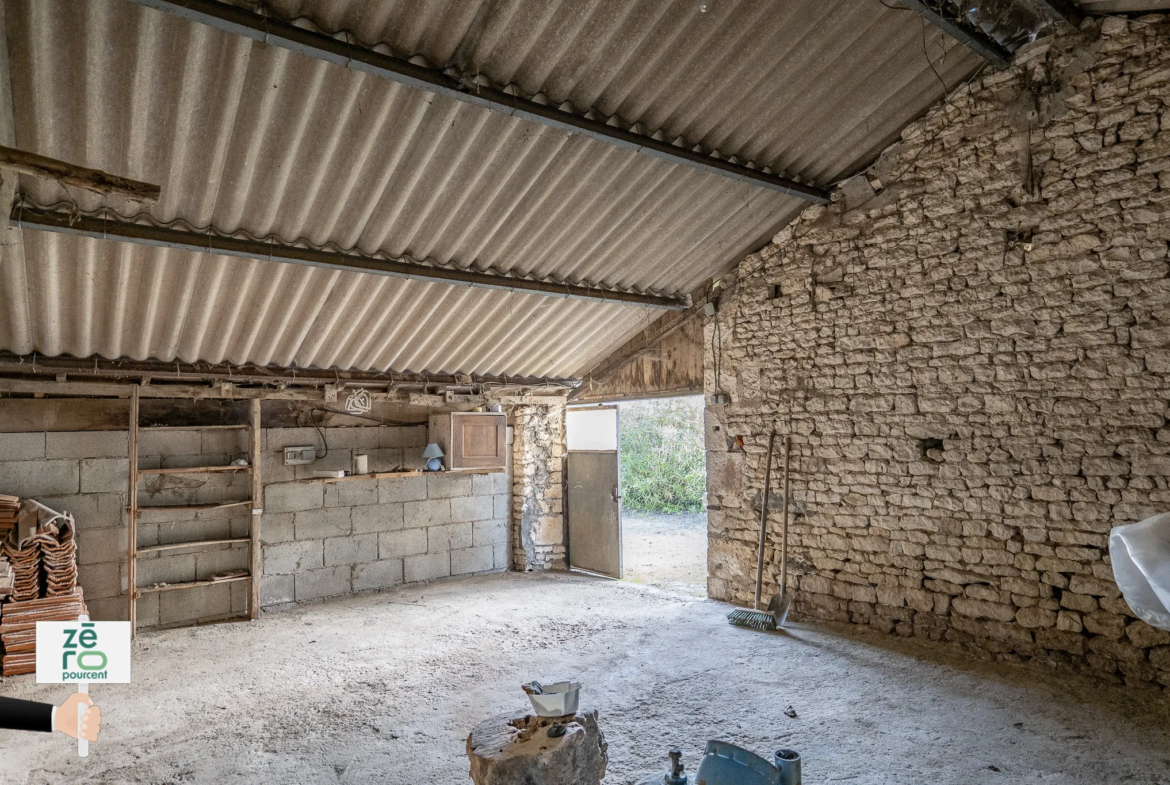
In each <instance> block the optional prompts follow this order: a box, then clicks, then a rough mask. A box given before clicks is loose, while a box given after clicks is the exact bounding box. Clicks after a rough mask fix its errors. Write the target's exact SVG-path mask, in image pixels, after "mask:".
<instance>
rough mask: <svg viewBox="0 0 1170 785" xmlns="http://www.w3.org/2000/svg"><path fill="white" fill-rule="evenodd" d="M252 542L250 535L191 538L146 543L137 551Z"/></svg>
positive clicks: (144, 551)
mask: <svg viewBox="0 0 1170 785" xmlns="http://www.w3.org/2000/svg"><path fill="white" fill-rule="evenodd" d="M250 542H252V538H251V537H235V538H232V539H230V540H191V541H190V542H171V543H167V544H166V545H148V546H146V547H145V548H139V549H138V552H139V553H158V552H160V551H172V550H175V549H177V548H194V547H209V546H212V545H236V544H241V545H242V544H244V543H250Z"/></svg>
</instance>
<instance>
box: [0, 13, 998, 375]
mask: <svg viewBox="0 0 1170 785" xmlns="http://www.w3.org/2000/svg"><path fill="white" fill-rule="evenodd" d="M4 6H5V12H6V16H7V28H8V43H9V51H10V68H11V72H12V79H13V97H14V106H15V118H16V143H17V146H18V147H20V148H23V149H27V150H32V151H35V152H38V153H41V154H44V155H49V156H53V157H57V158H62V159H65V160H70V161H75V162H77V163H83V164H85V165H88V166H93V167H97V168H102V169H106V170H108V171H112V172H116V173H118V174H121V175H124V176H128V177H132V178H135V179H139V180H145V181H149V182H156V183H160V184H161V185H162V189H163V198H162V200H161V201H160V202H159V203H158V204H157V205H155V206H154V207H153V208H152V210H151V214H150V218H151V220H152V221H155V222H170V221H176V220H178V221H182V222H183V223H185V224H188V225H191V226H195V227H205V226H213V227H214V228H215V229H216V230H217V231H223V232H247V233H249V234H252V235H254V236H261V237H262V236H267V235H269V234H274V235H277V236H279V237H281V238H283V239H284V240H286V241H293V240H297V239H304V240H307V241H308V242H311V243H314V244H319V245H320V244H326V243H330V244H335V245H337V246H339V247H341V248H350V247H355V248H357V249H360V250H361V251H363V252H367V253H373V252H378V251H381V252H385V253H389V254H392V255H403V256H411V257H414V258H418V259H432V260H435V261H438V262H441V263H445V264H447V263H450V264H456V265H460V266H467V267H471V266H473V267H476V268H478V269H495V270H507V271H516V272H522V273H533V274H536V275H540V276H552V277H556V278H561V279H567V280H572V281H587V282H591V283H600V284H605V285H610V286H620V287H632V288H644V289H660V290H666V291H671V292H686V291H690V290H691V289H693V288H694V287H696V286H698V285H699V284H700V283H701V282H702V281H704V280H706V279H707V278H708V277H710V276H711V275H712V274H714V273H716V272H718V271H720V270H722V269H725V268H726V267H727V266H728V265H729V264H730V263H732V262H734V261H735V260H736V259H738V258H739V257H740V256H742V255H743V254H744V253H746V252H747V251H749V250H751V249H752V248H753V247H755V246H756V245H758V244H759V243H760V242H761V241H762V240H763V239H764V238H766V237H769V236H770V235H771V234H772V233H774V231H775V230H776V229H777V228H778V227H779V226H781V225H782V224H783V223H785V222H787V221H788V220H789V219H790V218H791V217H792V216H793V215H794V214H795V213H796V212H797V211H798V210H799V209H800V208H801V207H802V206H803V204H804V203H802V202H799V201H797V200H795V199H793V198H792V197H786V196H782V195H780V194H777V193H775V192H772V191H768V190H765V189H762V188H758V187H756V186H752V185H748V184H744V183H738V182H733V181H731V180H728V179H724V178H720V177H718V176H714V175H711V174H707V173H702V172H698V171H696V170H693V169H689V168H686V167H681V166H677V165H674V164H670V163H667V162H664V161H661V160H658V159H654V158H651V157H648V156H642V155H638V154H635V153H632V152H628V151H625V150H620V149H617V148H613V147H610V146H608V145H605V144H603V143H600V142H597V141H593V140H588V139H584V138H581V137H575V136H567V135H565V134H563V133H561V132H559V131H554V130H551V129H548V128H544V127H541V126H537V125H533V124H530V123H527V122H525V121H521V120H516V119H514V118H509V117H505V116H503V115H500V114H496V113H492V112H489V111H486V110H483V109H479V108H476V107H472V106H469V105H467V104H463V103H459V102H456V101H453V100H450V99H446V98H441V97H436V96H433V95H430V94H427V93H422V92H419V91H416V90H413V89H411V88H406V87H403V86H401V85H397V84H393V83H390V82H386V81H383V80H380V79H378V78H376V77H372V76H368V75H364V74H361V73H358V72H355V71H352V70H347V69H344V68H341V67H339V66H335V65H330V64H327V63H324V62H322V61H319V60H315V59H312V58H309V57H306V56H303V55H298V54H293V53H290V52H288V51H284V50H280V49H275V48H272V47H268V46H265V45H262V44H258V43H254V42H252V41H251V40H248V39H244V38H240V37H236V36H233V35H230V34H227V33H224V32H220V31H217V30H214V29H211V28H208V27H204V26H201V25H198V24H194V23H190V22H186V21H183V20H180V19H177V18H175V17H172V16H168V15H166V14H163V13H159V12H156V11H150V10H146V9H143V8H141V7H138V6H135V5H132V4H129V3H125V2H122V0H5V3H4ZM272 8H273V10H274V11H275V12H276V13H279V14H280V15H282V16H288V17H290V18H292V17H296V16H301V15H308V16H309V17H310V19H311V20H312V22H313V24H315V25H317V26H318V27H320V28H322V29H325V30H329V31H335V30H342V29H344V30H349V31H352V33H353V35H354V36H356V37H357V38H359V39H361V40H362V41H365V42H367V43H375V42H377V43H381V44H385V45H388V46H389V47H390V48H391V49H392V50H393V51H394V52H395V53H398V54H402V55H418V56H421V57H424V58H426V59H427V60H428V61H430V62H431V63H434V64H437V65H440V66H444V65H448V64H450V63H452V62H458V63H459V64H460V65H461V67H462V68H463V69H464V70H465V71H469V72H479V73H482V74H484V75H486V76H487V77H489V78H490V79H491V80H492V81H494V82H496V83H499V84H509V83H512V84H515V85H518V86H519V88H520V89H521V90H523V91H525V92H527V93H531V94H535V93H544V94H545V95H547V96H548V97H550V98H551V99H552V100H553V101H554V102H561V101H566V100H567V101H570V102H571V103H573V104H574V105H575V106H577V107H579V108H581V109H582V110H584V109H585V108H588V107H590V106H593V107H597V109H598V110H600V111H601V112H603V113H605V114H616V115H619V116H620V117H621V118H622V119H623V120H625V121H627V122H635V121H636V122H639V123H641V127H643V128H644V129H646V130H648V131H653V130H658V129H662V130H664V131H665V132H667V133H668V134H669V135H671V136H683V137H685V138H686V139H687V140H688V141H693V142H696V143H700V144H702V145H704V146H705V147H707V148H708V149H718V150H719V151H720V152H721V153H722V154H723V155H725V156H730V155H732V154H734V155H736V156H737V157H738V158H739V160H741V161H745V160H750V161H754V162H756V163H757V164H760V165H768V166H770V167H771V168H772V169H773V170H775V171H778V172H781V173H784V174H787V175H789V176H793V177H798V178H803V179H806V180H812V181H815V182H817V183H820V184H825V183H827V182H829V181H831V180H833V179H835V178H837V177H838V176H840V175H842V174H846V173H850V172H852V171H853V170H854V169H855V168H856V167H857V166H858V165H859V164H862V163H864V162H866V161H867V160H868V159H869V158H871V157H872V156H873V155H874V154H875V153H876V151H877V150H879V149H880V148H881V147H883V146H884V145H885V144H887V143H888V142H889V141H890V139H891V138H892V137H893V136H894V135H895V134H896V133H897V132H898V130H899V129H900V128H901V127H902V126H903V125H904V124H905V123H906V122H908V121H909V120H910V119H912V118H913V117H914V116H916V115H917V114H919V113H920V112H921V111H923V110H924V109H925V108H926V107H927V106H928V105H929V104H930V103H932V102H933V100H935V98H937V97H938V96H939V95H940V94H941V89H940V85H939V82H938V77H936V75H935V74H934V73H933V72H932V71H931V69H930V67H929V65H928V63H927V61H926V58H925V57H924V56H923V53H922V47H923V45H924V44H925V46H927V47H928V50H929V51H930V52H931V53H932V56H933V57H935V58H939V57H941V55H942V49H941V48H940V47H939V41H940V38H939V34H938V33H937V32H936V31H935V30H934V29H933V28H923V27H921V26H920V23H919V20H918V19H917V18H915V17H914V16H913V15H911V14H908V13H906V12H897V11H890V10H887V9H885V8H884V7H883V6H882V5H881V4H880V3H878V2H877V0H872V2H871V0H848V1H844V0H840V1H838V2H825V1H824V0H784V1H783V2H779V1H777V2H772V3H758V2H750V1H748V0H744V1H743V2H737V3H732V2H721V1H720V0H711V2H710V3H709V10H708V12H707V13H701V12H700V11H699V9H698V3H697V2H690V1H688V2H673V3H662V2H658V0H641V1H640V2H630V0H596V1H595V2H587V3H586V2H580V0H572V1H571V2H570V0H563V2H560V3H556V2H546V0H515V1H514V2H506V1H504V0H501V1H500V2H487V1H486V0H485V1H484V2H468V1H465V0H450V1H449V2H438V1H435V2H405V1H404V0H403V1H402V2H385V3H360V2H356V0H324V2H312V3H310V2H304V0H279V1H278V2H275V3H273V4H272ZM952 43H953V42H952ZM978 65H979V61H978V60H977V58H975V56H974V55H971V54H970V53H968V52H967V51H966V50H964V49H961V48H958V49H956V48H952V49H950V50H949V51H948V52H947V53H946V58H945V61H944V62H941V63H940V64H938V65H937V66H936V67H937V68H938V70H939V72H940V73H941V74H942V76H943V77H944V78H945V79H946V80H947V82H948V84H951V85H953V84H955V83H957V82H958V81H959V80H960V79H961V78H964V77H966V76H967V75H969V74H970V73H971V72H972V71H973V70H974V69H975V68H976V67H977V66H978ZM21 190H22V192H23V193H24V194H26V195H27V196H28V197H29V198H31V199H32V200H33V201H35V202H37V203H40V204H52V203H54V202H57V201H59V200H62V199H65V198H73V199H75V200H76V201H77V203H78V204H79V205H80V207H81V208H82V209H87V210H88V209H96V208H98V207H99V206H101V205H102V204H103V202H102V201H101V199H100V198H99V197H96V196H94V195H91V194H85V193H83V192H79V191H73V192H72V193H66V191H64V190H63V189H62V188H61V187H60V186H58V185H56V184H55V183H50V182H46V181H41V180H33V179H30V178H27V177H22V178H21ZM114 206H115V207H116V208H117V209H119V210H120V211H122V212H124V213H128V212H130V211H132V210H133V207H132V206H131V205H129V204H124V203H123V204H117V203H115V205H114ZM24 234H25V240H24V254H25V255H24V257H23V259H22V260H21V263H20V264H19V265H17V266H16V267H15V268H14V267H13V266H12V265H9V264H8V263H7V259H6V260H5V264H4V265H2V266H3V267H4V268H8V269H5V270H4V271H3V272H2V273H0V278H2V279H3V283H2V284H0V286H2V287H3V291H2V294H3V297H4V300H3V301H4V302H5V303H6V304H11V305H13V306H14V307H13V309H12V312H13V313H14V314H15V313H17V312H23V313H26V314H27V319H26V321H27V325H26V326H25V327H23V328H22V327H20V325H19V324H17V322H18V321H19V320H15V321H14V320H10V325H9V326H7V327H6V326H4V322H3V320H2V319H0V331H2V332H0V348H2V349H7V350H10V351H17V352H27V351H31V350H36V351H39V352H42V353H46V354H57V353H68V354H73V355H77V356H87V355H89V354H92V353H99V354H102V355H103V356H107V357H111V358H116V357H118V356H121V355H128V356H131V357H134V358H136V359H146V358H151V357H152V358H157V359H161V360H171V359H175V358H180V359H183V360H187V361H194V360H204V361H210V362H216V361H219V360H229V361H231V362H245V361H246V362H255V363H261V364H263V363H276V364H281V365H291V364H294V363H295V364H296V365H298V366H315V367H332V366H336V367H340V368H358V369H377V370H391V369H392V370H398V371H406V370H411V371H420V372H421V371H429V372H435V373H438V372H480V373H493V374H494V373H506V374H517V375H519V374H530V375H538V376H544V375H548V376H554V375H564V374H570V373H573V372H575V371H578V370H580V369H581V368H582V367H585V366H587V365H588V364H590V363H591V362H592V361H594V360H596V359H598V358H600V357H602V356H604V355H605V354H606V353H607V352H608V351H609V350H611V349H612V348H614V347H616V346H619V345H621V343H622V342H624V341H625V340H626V338H628V337H629V336H630V335H632V334H633V333H635V332H637V331H638V330H640V329H642V328H643V327H644V326H645V324H646V323H647V321H648V320H651V319H653V318H655V317H656V316H657V315H658V312H655V311H647V310H645V309H641V308H637V307H631V306H620V305H610V304H592V303H579V302H577V301H568V300H561V299H553V298H542V297H537V296H533V295H507V294H502V293H498V292H488V291H480V290H468V289H464V288H452V287H448V286H446V285H442V284H419V283H409V282H405V281H399V280H393V279H384V278H379V277H377V276H368V275H361V274H353V273H333V272H328V271H322V270H309V269H301V268H291V269H289V268H286V267H285V266H282V265H274V264H272V263H268V262H262V263H261V262H257V263H248V262H246V261H239V260H232V259H225V258H218V257H212V258H210V259H200V258H199V257H196V256H194V255H191V254H185V253H178V252H170V253H168V252H166V251H163V250H159V249H151V248H145V247H136V248H131V247H129V246H126V245H123V244H118V243H113V242H108V241H83V240H79V239H76V238H73V239H68V238H63V237H55V236H50V235H47V234H45V233H41V232H35V231H30V230H25V232H24ZM21 275H27V276H30V278H29V279H30V280H32V279H33V278H36V279H37V280H38V284H37V285H36V286H33V285H29V286H27V287H25V288H24V289H21V287H20V286H19V284H18V283H14V282H16V281H17V279H19V278H20V276H21ZM192 287H193V288H192ZM145 304H149V305H148V307H143V306H144V305H145ZM119 308H120V309H122V310H117V309H119ZM111 309H115V310H111ZM485 330H486V331H487V332H486V335H485Z"/></svg>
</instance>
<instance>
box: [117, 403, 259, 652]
mask: <svg viewBox="0 0 1170 785" xmlns="http://www.w3.org/2000/svg"><path fill="white" fill-rule="evenodd" d="M138 419H139V416H138V389H137V388H134V391H133V393H132V394H131V397H130V478H129V500H130V504H129V507H128V508H127V509H128V511H129V513H130V533H129V546H128V559H129V562H128V563H129V568H128V570H127V573H128V575H127V578H128V580H127V583H128V584H129V592H128V594H129V599H128V603H129V608H128V611H129V613H128V615H129V618H130V629H131V631H132V632H133V633H134V634H137V632H138V598H139V597H141V596H142V595H145V594H156V593H158V592H164V591H176V590H179V589H193V588H196V587H199V586H215V585H218V584H222V583H235V582H237V581H248V584H249V586H248V616H247V617H248V618H249V619H255V618H258V617H259V615H260V574H261V565H262V561H261V552H260V518H261V512H262V507H263V493H264V490H263V485H262V484H261V481H260V460H261V455H260V401H259V400H253V401H251V410H250V412H249V418H248V424H247V425H207V426H201V425H192V426H186V425H184V426H174V427H167V428H165V430H174V431H189V430H228V429H235V430H239V429H246V430H247V431H248V461H249V464H250V465H248V466H188V467H179V468H173V469H139V468H138V432H139V423H138ZM159 427H160V429H162V428H163V427H162V426H159ZM152 429H153V428H152ZM228 472H230V473H247V474H250V475H251V476H252V483H251V498H248V499H242V500H240V501H232V502H213V503H209V504H171V505H158V506H150V507H143V506H140V505H139V504H138V481H139V480H140V479H141V478H142V477H144V476H150V475H172V474H213V473H228ZM232 507H250V508H251V512H252V514H251V516H250V521H251V522H250V526H249V533H248V536H247V537H233V538H228V539H218V540H191V541H189V542H174V543H167V544H165V545H151V546H148V547H145V548H139V547H138V518H139V517H140V516H141V515H143V514H149V513H151V512H154V511H166V512H183V511H192V510H224V509H229V508H232ZM243 544H247V546H248V551H249V553H248V566H249V574H248V575H243V576H239V577H233V578H225V579H222V580H218V581H213V580H206V581H189V582H185V583H171V584H164V585H159V586H139V585H138V556H139V554H143V553H159V552H163V551H169V550H178V549H183V548H191V549H198V548H210V547H217V546H222V545H243Z"/></svg>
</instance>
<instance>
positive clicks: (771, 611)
mask: <svg viewBox="0 0 1170 785" xmlns="http://www.w3.org/2000/svg"><path fill="white" fill-rule="evenodd" d="M775 442H776V429H775V428H773V429H772V434H771V435H770V436H769V437H768V457H767V458H766V459H765V460H764V498H763V502H762V503H761V504H760V546H759V551H758V552H757V554H756V597H755V601H754V602H753V603H752V607H751V608H736V609H735V610H733V611H732V612H731V613H729V614H727V621H729V622H730V623H732V624H735V625H737V626H739V627H751V628H752V629H756V630H774V629H776V628H777V626H779V625H781V624H783V623H784V619H785V618H787V616H788V608H789V606H790V605H791V604H792V601H791V600H790V599H789V598H788V597H787V596H786V595H785V593H784V589H783V584H784V580H785V578H786V577H787V576H786V575H785V574H784V573H785V572H786V571H787V567H788V558H787V557H788V553H787V550H788V548H787V545H788V495H787V487H785V496H784V546H785V547H784V550H785V553H784V555H783V557H782V560H781V566H780V571H781V575H780V583H781V593H780V594H778V595H776V596H774V597H772V599H771V600H770V601H769V602H768V608H767V609H766V610H764V609H761V608H760V595H761V594H762V593H763V588H764V545H765V543H766V541H767V538H768V506H769V504H768V502H769V501H770V499H769V496H770V495H771V491H772V447H773V445H774V444H775ZM791 444H792V437H790V436H785V437H784V478H785V479H784V483H785V486H787V484H788V454H789V450H790V448H791Z"/></svg>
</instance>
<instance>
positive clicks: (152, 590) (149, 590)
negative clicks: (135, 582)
mask: <svg viewBox="0 0 1170 785" xmlns="http://www.w3.org/2000/svg"><path fill="white" fill-rule="evenodd" d="M250 580H252V576H251V575H241V576H239V577H237V578H224V579H223V580H222V581H190V582H188V583H168V584H166V585H165V586H141V587H139V588H138V591H137V592H136V593H137V594H156V593H158V592H160V591H175V590H176V589H194V588H197V587H199V586H219V585H220V584H222V583H235V582H236V581H250Z"/></svg>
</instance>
